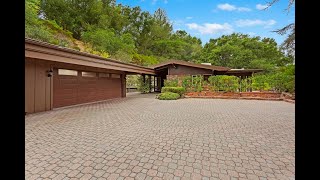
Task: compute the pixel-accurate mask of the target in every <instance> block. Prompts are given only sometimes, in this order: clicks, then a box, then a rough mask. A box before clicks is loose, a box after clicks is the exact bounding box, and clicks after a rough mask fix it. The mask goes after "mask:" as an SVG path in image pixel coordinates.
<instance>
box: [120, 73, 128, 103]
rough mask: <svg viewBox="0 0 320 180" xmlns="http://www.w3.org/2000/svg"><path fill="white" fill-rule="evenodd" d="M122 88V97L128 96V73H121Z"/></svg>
mask: <svg viewBox="0 0 320 180" xmlns="http://www.w3.org/2000/svg"><path fill="white" fill-rule="evenodd" d="M121 90H122V92H121V93H122V94H121V96H122V97H126V96H127V78H126V74H121Z"/></svg>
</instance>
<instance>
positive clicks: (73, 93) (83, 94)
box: [53, 69, 121, 108]
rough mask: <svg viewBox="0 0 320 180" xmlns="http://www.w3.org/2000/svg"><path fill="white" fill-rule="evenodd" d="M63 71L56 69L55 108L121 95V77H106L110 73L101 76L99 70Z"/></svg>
mask: <svg viewBox="0 0 320 180" xmlns="http://www.w3.org/2000/svg"><path fill="white" fill-rule="evenodd" d="M62 71H64V70H60V73H58V69H54V75H53V108H58V107H63V106H70V105H76V104H82V103H88V102H94V101H101V100H107V99H111V98H119V97H121V78H119V77H117V78H111V77H105V76H108V75H109V74H102V75H103V76H104V77H101V76H102V75H101V74H100V75H99V73H97V72H82V71H76V70H73V71H69V72H68V71H66V72H62ZM61 72H62V73H61ZM74 73H77V75H76V74H74ZM82 73H85V74H82ZM61 74H69V75H61ZM83 75H84V76H83ZM85 75H86V76H85Z"/></svg>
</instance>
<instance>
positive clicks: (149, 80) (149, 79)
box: [148, 74, 151, 93]
mask: <svg viewBox="0 0 320 180" xmlns="http://www.w3.org/2000/svg"><path fill="white" fill-rule="evenodd" d="M148 85H149V93H151V75H150V74H149V75H148Z"/></svg>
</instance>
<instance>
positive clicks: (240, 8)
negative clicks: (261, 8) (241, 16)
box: [238, 7, 251, 12]
mask: <svg viewBox="0 0 320 180" xmlns="http://www.w3.org/2000/svg"><path fill="white" fill-rule="evenodd" d="M238 11H241V12H248V11H251V9H250V8H246V7H239V8H238Z"/></svg>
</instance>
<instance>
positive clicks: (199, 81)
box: [191, 75, 203, 92]
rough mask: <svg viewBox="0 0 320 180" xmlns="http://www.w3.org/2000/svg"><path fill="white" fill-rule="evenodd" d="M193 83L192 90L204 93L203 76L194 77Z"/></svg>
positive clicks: (192, 78)
mask: <svg viewBox="0 0 320 180" xmlns="http://www.w3.org/2000/svg"><path fill="white" fill-rule="evenodd" d="M191 83H192V89H193V90H194V91H197V92H201V91H202V89H203V88H202V85H203V76H202V75H198V76H193V77H191Z"/></svg>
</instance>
